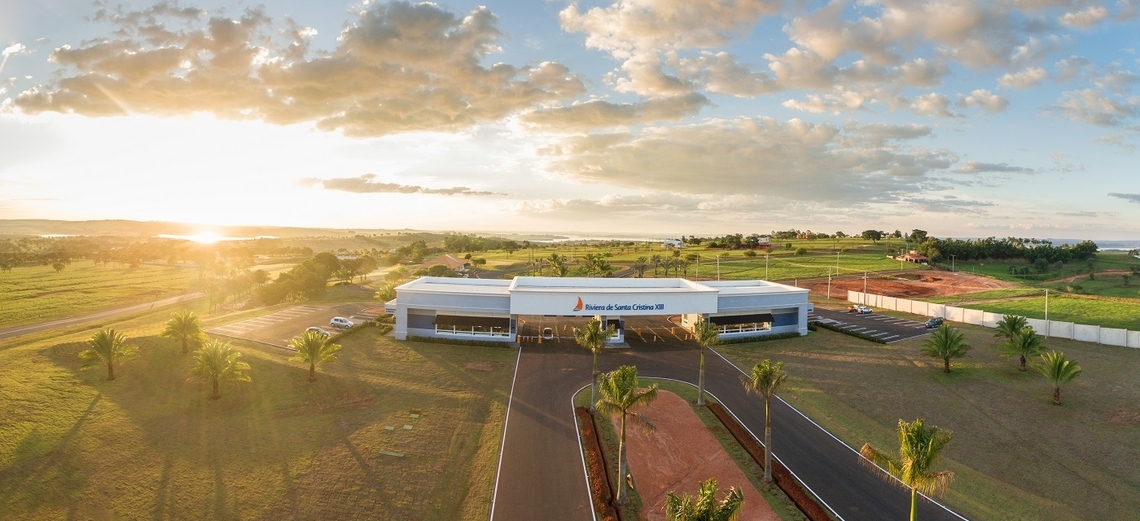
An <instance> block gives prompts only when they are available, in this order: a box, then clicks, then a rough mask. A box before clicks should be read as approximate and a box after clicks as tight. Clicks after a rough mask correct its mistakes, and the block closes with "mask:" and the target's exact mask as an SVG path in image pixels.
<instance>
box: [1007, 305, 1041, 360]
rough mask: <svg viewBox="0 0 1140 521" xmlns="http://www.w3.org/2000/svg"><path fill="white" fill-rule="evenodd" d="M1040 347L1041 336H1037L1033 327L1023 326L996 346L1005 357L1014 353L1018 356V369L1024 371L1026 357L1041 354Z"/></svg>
mask: <svg viewBox="0 0 1140 521" xmlns="http://www.w3.org/2000/svg"><path fill="white" fill-rule="evenodd" d="M1006 316H1009V315H1006ZM1042 347H1044V346H1042V345H1041V336H1039V335H1038V334H1037V332H1036V331H1034V330H1033V328H1031V327H1029V326H1025V327H1023V328H1021V331H1018V332H1017V334H1016V335H1014V337H1013V338H1012V339H1010V340H1009V341H1007V342H1006V343H1004V344H1002V345H1000V346H998V349H1000V350H1001V352H1002V354H1003V355H1005V357H1006V358H1010V357H1013V356H1015V355H1016V356H1018V357H1020V360H1021V369H1020V370H1022V371H1024V370H1025V369H1026V362H1027V358H1028V357H1031V356H1037V355H1039V354H1041V348H1042Z"/></svg>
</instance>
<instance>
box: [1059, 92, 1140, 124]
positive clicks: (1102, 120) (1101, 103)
mask: <svg viewBox="0 0 1140 521" xmlns="http://www.w3.org/2000/svg"><path fill="white" fill-rule="evenodd" d="M1058 101H1059V104H1058V105H1057V106H1056V107H1053V108H1052V109H1053V110H1055V111H1057V112H1060V113H1061V114H1063V115H1065V116H1067V117H1068V118H1069V119H1072V120H1074V121H1083V122H1085V123H1091V124H1093V125H1097V126H1102V127H1115V126H1120V125H1123V124H1124V123H1125V121H1126V120H1127V119H1129V118H1134V117H1136V116H1137V115H1140V99H1138V98H1130V99H1122V100H1116V99H1112V98H1109V97H1108V96H1105V95H1104V94H1102V93H1100V92H1098V91H1095V90H1092V89H1084V90H1073V91H1067V92H1064V93H1062V94H1061V99H1060V100H1058Z"/></svg>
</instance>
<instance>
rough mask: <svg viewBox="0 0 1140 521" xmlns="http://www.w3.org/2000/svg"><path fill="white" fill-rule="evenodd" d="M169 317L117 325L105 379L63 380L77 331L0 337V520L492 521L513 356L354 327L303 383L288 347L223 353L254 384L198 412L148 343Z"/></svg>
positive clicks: (174, 370) (169, 358)
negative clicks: (118, 360) (112, 366)
mask: <svg viewBox="0 0 1140 521" xmlns="http://www.w3.org/2000/svg"><path fill="white" fill-rule="evenodd" d="M168 314H169V311H164V312H162V313H155V314H151V315H148V316H144V317H140V318H136V319H133V320H131V321H130V322H127V323H123V324H120V325H119V326H118V327H119V328H120V329H121V330H124V331H126V332H127V334H128V335H129V336H131V337H133V341H134V342H135V343H137V344H138V345H139V346H140V347H141V350H140V351H141V356H140V357H139V358H138V359H136V360H134V361H131V362H128V363H127V364H125V365H124V366H123V367H121V368H119V369H118V370H117V371H116V373H117V375H118V377H119V378H118V379H116V380H115V381H113V382H108V381H106V380H105V377H106V372H105V371H101V370H99V369H93V370H91V371H84V372H80V371H78V370H77V366H78V359H77V357H76V353H77V352H78V351H79V350H81V349H82V348H83V340H84V339H85V338H87V337H88V336H89V335H90V332H89V331H88V332H84V333H79V334H73V335H70V336H67V337H57V338H43V337H41V338H40V339H39V340H36V341H31V342H29V341H26V340H25V341H22V342H14V341H12V340H9V341H6V342H4V343H0V364H2V365H3V367H4V368H5V370H4V373H3V375H2V376H0V417H3V418H5V420H4V421H3V422H0V518H2V519H5V520H24V519H27V520H39V519H65V518H67V519H218V520H221V519H227V520H228V519H272V520H276V519H286V518H288V519H293V518H302V519H439V520H451V519H483V518H486V517H487V515H488V514H489V508H490V498H491V493H492V487H493V480H494V476H495V469H496V465H497V460H498V452H499V444H500V440H501V435H502V427H503V418H504V415H505V413H506V402H507V395H508V392H509V389H510V382H511V375H512V373H513V368H514V362H515V355H516V352H515V351H514V350H511V349H504V348H473V347H456V346H445V345H436V344H420V343H415V342H406V343H405V342H396V341H394V340H391V339H389V338H387V337H381V336H378V335H377V332H376V330H374V329H365V330H362V331H360V332H358V333H355V334H353V335H350V336H348V337H347V338H345V339H343V340H342V344H343V345H344V349H343V351H342V352H341V357H340V359H339V360H338V361H336V362H333V363H330V364H328V365H327V366H325V367H323V368H322V369H321V370H320V373H319V374H318V380H317V381H316V382H315V383H308V382H307V381H306V376H307V368H305V367H302V366H301V364H299V363H296V362H290V361H289V360H288V358H289V355H288V353H286V352H284V351H281V350H276V349H273V348H269V347H262V346H259V345H253V344H244V343H235V345H236V346H237V348H238V349H239V350H240V351H241V352H242V353H243V354H244V356H243V357H242V359H243V360H244V361H246V362H248V363H249V364H250V365H251V366H252V369H251V370H250V375H251V376H252V378H253V382H252V383H249V384H230V385H227V386H225V387H224V388H223V391H222V393H223V397H222V399H221V400H218V401H210V400H208V399H207V393H208V391H207V389H206V386H205V385H204V384H202V383H200V382H198V381H195V380H188V379H187V371H188V368H189V366H190V359H189V358H188V357H187V356H185V355H181V354H179V353H178V348H177V347H176V346H175V345H174V344H173V342H171V341H170V340H167V339H159V338H156V337H155V336H153V335H154V334H155V333H156V332H157V331H158V329H159V325H160V324H161V322H162V321H163V320H165V318H166V317H167V316H168ZM469 364H471V365H469ZM413 410H414V411H418V412H419V413H420V414H421V416H420V417H419V418H412V417H411V416H410V414H411V413H412V411H413ZM405 425H410V426H411V429H410V430H405V429H404V426H405ZM389 426H390V427H393V430H388V429H387V428H386V427H389ZM381 451H392V452H398V453H402V454H403V457H395V456H390V455H384V454H382V453H381Z"/></svg>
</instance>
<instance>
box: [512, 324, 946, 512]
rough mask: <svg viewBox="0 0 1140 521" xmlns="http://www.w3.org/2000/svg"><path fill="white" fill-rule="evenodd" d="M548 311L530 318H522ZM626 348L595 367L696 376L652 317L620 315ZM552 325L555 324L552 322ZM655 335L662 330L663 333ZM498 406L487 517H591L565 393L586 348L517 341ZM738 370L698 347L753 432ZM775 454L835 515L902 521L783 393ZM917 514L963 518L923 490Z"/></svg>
mask: <svg viewBox="0 0 1140 521" xmlns="http://www.w3.org/2000/svg"><path fill="white" fill-rule="evenodd" d="M554 320H555V319H552V318H542V317H532V318H531V321H530V322H528V324H527V326H528V327H536V328H540V327H543V326H544V325H551V324H545V323H544V322H552V321H554ZM626 320H627V322H626V327H627V333H628V335H627V340H629V343H630V345H631V346H632V348H631V349H615V350H612V351H607V352H605V353H603V354H601V355H599V357H598V369H599V370H600V371H609V370H612V369H614V368H616V367H617V366H619V365H628V364H632V365H636V366H637V369H638V374H639V375H640V376H645V377H663V378H673V379H677V380H683V381H686V382H691V383H696V380H697V363H698V358H699V355H698V349H699V348H698V347H697V345H696V344H695V343H693V342H686V341H682V340H680V339H678V338H674V337H672V336H671V335H669V333H668V331H667V328H666V327H663V326H662V322H661V319H660V318H654V317H649V318H648V319H638V318H636V317H627V319H626ZM638 325H641V326H642V327H643V328H644V327H648V326H650V325H653V327H654V329H655V330H657V331H658V332H659V333H660V337H661V338H662V340H663V341H662V342H651V343H646V342H642V341H640V340H639V338H638V336H637V334H636V333H633V331H634V329H635V328H636V327H637V326H638ZM556 330H557V329H556ZM664 337H668V340H666V339H665V338H664ZM516 370H517V373H516V380H515V384H514V388H513V395H512V399H511V405H510V408H509V410H508V413H507V427H506V433H505V435H504V441H503V443H504V447H503V454H502V460H501V462H500V467H499V476H498V480H497V483H496V495H495V501H494V504H493V505H492V510H491V519H492V520H499V521H507V520H515V519H560V520H573V521H587V520H591V519H593V512H592V509H591V507H590V503H589V501H590V499H589V492H588V491H587V488H586V480H585V477H584V471H583V465H582V457H581V453H580V452H579V445H578V439H577V430H576V428H575V425H574V415H573V412H572V410H571V404H570V400H571V397H572V395H573V393H574V392H575V391H577V390H578V389H579V388H581V387H582V386H583V385H587V384H589V382H590V354H589V353H588V352H586V351H585V350H584V349H582V348H580V347H578V346H577V345H575V344H574V343H573V340H569V339H565V338H564V339H562V340H561V341H554V342H551V341H547V342H546V343H543V344H537V343H526V344H523V347H522V351H521V353H520V356H519V363H518V367H517V369H516ZM742 374H743V373H742V372H741V370H740V369H738V368H737V367H736V366H734V365H732V364H731V363H729V362H728V361H727V360H725V359H724V358H723V357H721V356H720V355H719V354H718V353H716V352H715V351H711V352H709V353H707V354H706V356H705V380H706V382H707V388H708V390H709V392H711V393H712V394H715V395H716V396H717V398H719V399H720V401H721V403H723V404H724V405H725V406H726V407H727V408H728V409H729V410H731V411H732V412H733V413H734V414H735V415H736V416H737V417H738V418H739V419H740V420H741V422H742V423H743V424H744V425H745V426H746V427H747V428H748V429H750V430H751V431H752V432H753V433H754V434H762V433H763V429H764V406H763V402H762V401H759V400H757V399H756V398H755V397H753V396H748V395H747V394H746V393H745V392H744V387H743V386H742V385H741V383H740V376H741V375H742ZM772 409H773V412H772V444H773V446H774V449H775V452H774V454H775V456H776V457H778V458H779V459H780V460H781V461H782V462H783V463H784V465H785V466H787V467H788V468H789V469H790V470H791V471H792V472H793V473H795V474H796V475H797V476H798V477H799V478H800V479H801V481H802V482H803V483H805V484H806V485H807V486H808V488H810V489H811V490H812V491H813V492H814V493H815V494H816V496H817V497H819V498H821V499H822V500H823V501H824V502H825V503H826V504H827V506H828V507H830V508H831V509H832V511H834V512H835V513H836V514H837V515H838V518H839V519H842V520H845V521H857V520H870V521H881V520H892V519H897V520H903V519H907V518H908V517H909V514H910V498H909V493H908V492H907V491H905V490H903V489H902V488H900V487H898V486H896V485H894V484H891V483H889V482H887V481H886V480H885V479H884V478H883V477H882V476H883V475H882V474H881V473H877V472H872V471H870V470H869V469H867V468H866V467H864V466H863V465H862V464H861V463H860V462H859V456H858V454H857V453H856V452H855V451H854V450H852V449H851V448H850V447H848V446H847V445H845V444H844V443H842V442H840V441H839V440H838V439H836V438H835V437H833V436H832V435H831V434H829V433H827V432H826V431H825V430H823V429H822V428H821V427H819V426H818V425H816V424H815V423H813V422H812V421H811V420H809V419H808V418H807V417H805V416H803V415H802V414H800V413H799V412H798V411H796V410H795V409H794V408H792V407H791V406H790V405H788V404H787V403H785V402H783V401H782V400H777V401H774V402H773V404H772ZM918 511H919V517H920V518H921V519H923V521H960V520H962V519H964V518H962V517H960V516H958V515H957V514H955V513H953V512H951V511H950V510H947V509H945V508H944V507H942V506H940V505H937V504H935V503H933V502H931V501H930V500H927V499H924V500H922V501H921V503H920V505H919V509H918Z"/></svg>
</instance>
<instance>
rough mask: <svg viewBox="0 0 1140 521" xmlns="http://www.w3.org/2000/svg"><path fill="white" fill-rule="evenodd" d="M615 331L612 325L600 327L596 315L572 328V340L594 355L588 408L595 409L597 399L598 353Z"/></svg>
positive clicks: (600, 323)
mask: <svg viewBox="0 0 1140 521" xmlns="http://www.w3.org/2000/svg"><path fill="white" fill-rule="evenodd" d="M616 333H617V329H615V328H614V326H613V325H610V327H608V328H605V329H602V321H601V320H598V317H594V318H591V319H590V321H589V322H586V327H584V328H582V329H578V328H574V341H575V342H578V345H580V346H582V347H584V348H586V350H587V351H589V352H590V353H591V354H593V355H594V372H593V373H591V378H590V410H591V411H597V408H596V407H594V404H595V403H596V402H597V401H598V353H601V352H602V349H604V348H605V347H606V342H609V340H610V337H612V336H614V334H616Z"/></svg>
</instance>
